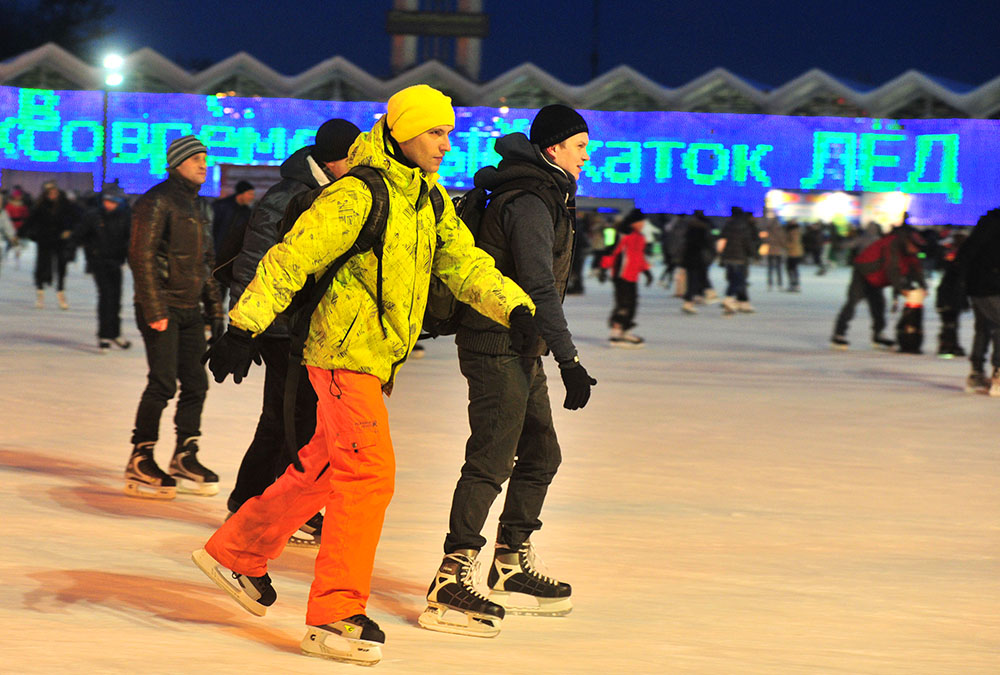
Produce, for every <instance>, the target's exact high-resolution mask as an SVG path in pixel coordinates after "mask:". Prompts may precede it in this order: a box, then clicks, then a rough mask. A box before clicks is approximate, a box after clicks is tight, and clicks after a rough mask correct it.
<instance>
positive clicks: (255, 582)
mask: <svg viewBox="0 0 1000 675" xmlns="http://www.w3.org/2000/svg"><path fill="white" fill-rule="evenodd" d="M191 560H193V561H194V564H195V565H197V566H198V569H200V570H201V571H202V572H204V573H205V575H206V576H207V577H208V578H209V579H211V580H212V581H213V582H214V583H215V585H216V586H218V587H219V588H221V589H222V590H224V591H225V592H226V593H229V595H231V596H232V597H233V600H235V601H236V602H238V603H240V606H241V607H243V609H245V610H247V611H248V612H250V613H251V614H253V615H255V616H264V615H265V614H266V613H267V608H268V607H270V606H271V605H273V604H274V601H275V600H276V599H277V598H278V594H277V593H275V592H274V586H272V585H271V577H269V576H268V575H267V574H265V575H264V576H262V577H251V576H247V575H245V574H237V573H236V572H233V571H232V570H227V569H226V568H225V567H223V566H222V565H220V564H219V563H218V561H216V559H215V558H213V557H212V556H211V555H209V553H208V551H206V550H205V549H203V548H202V549H199V550H197V551H195V552H194V553H192V554H191ZM230 578H232V581H230V580H229V579H230Z"/></svg>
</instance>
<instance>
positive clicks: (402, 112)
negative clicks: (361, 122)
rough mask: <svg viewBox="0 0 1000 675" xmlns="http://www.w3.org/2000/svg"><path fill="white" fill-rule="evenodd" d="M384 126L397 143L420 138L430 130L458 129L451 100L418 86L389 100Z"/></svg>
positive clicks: (431, 89) (424, 86)
mask: <svg viewBox="0 0 1000 675" xmlns="http://www.w3.org/2000/svg"><path fill="white" fill-rule="evenodd" d="M385 122H386V124H387V125H388V126H389V131H390V132H392V137H393V138H395V139H396V142H397V143H403V142H404V141H408V140H410V139H411V138H413V137H415V136H419V135H420V134H422V133H424V132H425V131H427V130H428V129H433V128H434V127H440V126H451V127H453V126H455V109H454V108H452V107H451V98H450V97H448V96H445V95H444V94H442V93H441V92H440V91H438V90H437V89H434V88H433V87H430V86H428V85H426V84H415V85H413V86H412V87H407V88H406V89H403V90H401V91H398V92H396V93H395V94H393V95H392V98H390V99H389V106H388V111H387V112H386V116H385Z"/></svg>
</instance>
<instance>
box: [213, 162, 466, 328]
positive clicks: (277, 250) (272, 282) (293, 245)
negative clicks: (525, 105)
mask: <svg viewBox="0 0 1000 675" xmlns="http://www.w3.org/2000/svg"><path fill="white" fill-rule="evenodd" d="M371 203H372V197H371V193H369V192H368V188H367V187H366V186H365V184H364V183H363V182H362V181H361V180H359V179H357V178H354V177H353V176H349V177H346V178H343V179H341V180H339V181H337V182H336V183H334V184H333V185H331V186H330V187H329V188H327V189H326V190H325V191H324V192H323V193H322V194H321V195H320V196H319V197H317V198H316V200H315V201H314V202H313V203H312V206H310V207H309V209H308V210H307V211H305V212H304V213H303V214H302V215H301V216H299V218H298V220H296V221H295V225H294V226H293V227H292V229H291V230H290V231H289V232H288V234H287V235H285V238H284V239H283V240H282V241H280V242H278V243H277V244H275V245H274V246H272V247H270V248H269V249H268V250H267V253H265V254H264V256H263V258H262V259H261V261H260V264H259V265H258V266H257V271H256V273H255V274H254V276H253V278H252V279H251V280H250V283H249V284H247V287H246V289H245V290H244V291H243V293H242V294H241V295H240V299H239V301H238V302H237V303H236V304H235V305H234V306H233V309H232V310H231V311H230V312H229V318H230V321H231V322H232V323H233V324H234V325H235V326H236V327H238V328H242V329H243V330H247V331H250V332H251V333H253V334H254V335H258V334H260V333H261V332H263V331H264V330H265V329H266V328H267V327H268V326H270V325H271V322H272V321H274V318H275V317H276V316H277V315H278V314H280V313H281V312H282V311H283V310H284V309H285V308H286V307H288V305H289V304H290V303H291V301H292V298H293V297H294V296H295V294H296V292H298V291H299V289H301V288H302V287H303V286H304V285H305V283H306V279H308V277H309V275H312V274H314V275H317V276H319V275H321V274H322V273H323V271H324V270H326V268H327V267H329V266H330V264H331V263H332V262H333V261H334V260H336V259H337V258H338V257H339V256H340V255H341V254H342V253H344V252H346V251H347V249H349V248H350V247H351V246H352V245H353V244H354V242H355V240H357V238H358V233H359V232H360V231H361V226H362V225H364V222H365V219H366V218H367V217H368V211H369V210H371ZM449 203H450V202H449ZM470 238H471V235H470Z"/></svg>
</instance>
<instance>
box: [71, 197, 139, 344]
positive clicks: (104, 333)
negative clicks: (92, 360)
mask: <svg viewBox="0 0 1000 675" xmlns="http://www.w3.org/2000/svg"><path fill="white" fill-rule="evenodd" d="M100 197H101V202H100V205H98V206H97V207H96V208H93V209H91V210H90V211H87V212H86V213H85V214H84V217H83V220H82V221H81V224H80V227H79V229H78V230H77V231H76V232H74V233H73V239H74V242H76V243H79V244H82V245H83V251H84V253H85V254H86V256H87V268H88V269H89V270H90V274H91V275H92V276H93V277H94V284H95V285H96V286H97V346H98V349H100V350H101V353H102V354H103V353H106V352H108V351H110V349H111V345H112V343H113V344H116V345H118V346H119V347H121V348H122V349H128V348H129V347H131V346H132V343H131V342H129V341H128V340H125V339H123V338H122V337H121V334H122V320H121V310H122V265H124V264H125V260H126V258H128V240H129V230H130V229H131V225H132V223H131V220H132V213H131V211H130V210H129V206H128V201H127V200H126V199H125V193H124V192H123V191H122V189H121V188H120V187H118V185H117V184H116V183H108V184H107V185H105V186H104V189H103V190H102V191H101V195H100Z"/></svg>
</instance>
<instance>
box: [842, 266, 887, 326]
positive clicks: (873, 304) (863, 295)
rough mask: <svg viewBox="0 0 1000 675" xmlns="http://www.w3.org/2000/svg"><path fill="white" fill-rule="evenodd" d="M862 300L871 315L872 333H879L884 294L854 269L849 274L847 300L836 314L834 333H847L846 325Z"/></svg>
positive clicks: (882, 324) (883, 307)
mask: <svg viewBox="0 0 1000 675" xmlns="http://www.w3.org/2000/svg"><path fill="white" fill-rule="evenodd" d="M862 300H866V301H867V302H868V311H869V312H871V315H872V333H881V332H882V331H883V330H884V329H885V296H884V295H882V289H881V288H878V287H876V286H872V285H871V284H870V283H868V282H867V281H866V280H865V278H864V276H862V275H861V274H859V273H858V271H857V270H855V271H854V272H853V273H852V274H851V284H850V285H849V286H848V287H847V302H845V303H844V306H843V307H841V308H840V313H839V314H837V321H836V323H835V324H834V327H833V334H834V335H847V327H848V325H849V324H850V323H851V319H853V318H854V308H855V306H857V304H858V303H859V302H861V301H862Z"/></svg>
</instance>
